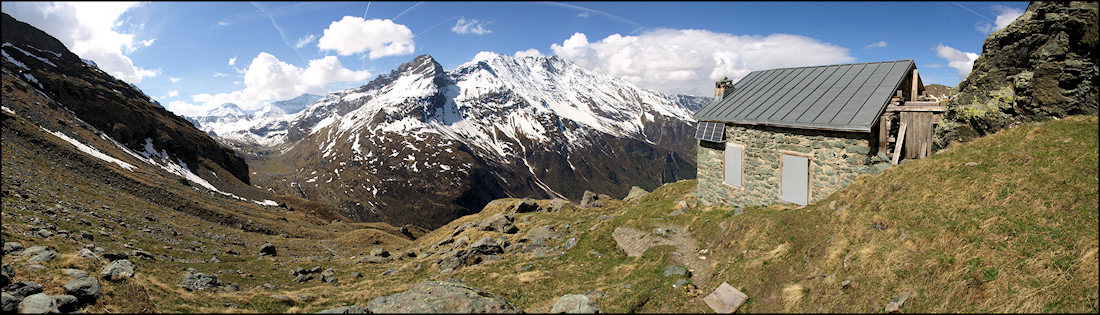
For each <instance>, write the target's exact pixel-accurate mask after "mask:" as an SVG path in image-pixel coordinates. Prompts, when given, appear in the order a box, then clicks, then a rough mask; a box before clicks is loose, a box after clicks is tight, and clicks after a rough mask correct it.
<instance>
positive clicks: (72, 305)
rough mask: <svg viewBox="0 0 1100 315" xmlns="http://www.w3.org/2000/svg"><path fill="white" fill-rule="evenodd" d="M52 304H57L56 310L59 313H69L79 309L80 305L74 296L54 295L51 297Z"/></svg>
mask: <svg viewBox="0 0 1100 315" xmlns="http://www.w3.org/2000/svg"><path fill="white" fill-rule="evenodd" d="M53 302H54V304H57V310H58V311H60V312H65V313H71V312H72V311H75V310H76V309H77V308H78V307H80V303H79V302H78V301H77V299H76V297H75V296H72V295H68V294H66V295H55V296H53Z"/></svg>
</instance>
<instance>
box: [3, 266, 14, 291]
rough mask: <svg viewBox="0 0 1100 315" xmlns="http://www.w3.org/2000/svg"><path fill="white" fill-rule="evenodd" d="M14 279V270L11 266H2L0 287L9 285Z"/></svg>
mask: <svg viewBox="0 0 1100 315" xmlns="http://www.w3.org/2000/svg"><path fill="white" fill-rule="evenodd" d="M14 278H15V268H12V266H11V264H10V263H9V264H4V266H3V267H0V287H4V286H7V285H8V284H11V280H12V279H14Z"/></svg>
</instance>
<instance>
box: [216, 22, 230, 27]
mask: <svg viewBox="0 0 1100 315" xmlns="http://www.w3.org/2000/svg"><path fill="white" fill-rule="evenodd" d="M218 26H229V22H226V21H218Z"/></svg>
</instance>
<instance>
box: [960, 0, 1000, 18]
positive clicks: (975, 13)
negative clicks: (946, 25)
mask: <svg viewBox="0 0 1100 315" xmlns="http://www.w3.org/2000/svg"><path fill="white" fill-rule="evenodd" d="M951 4H954V5H955V6H957V7H960V8H963V9H964V10H967V11H970V13H974V15H977V16H980V17H982V18H983V19H985V20H986V21H990V22H993V20H991V19H989V18H987V17H985V16H984V15H982V14H981V13H978V12H976V11H974V10H971V9H970V8H967V7H964V6H963V5H962V4H959V3H958V2H952V3H951Z"/></svg>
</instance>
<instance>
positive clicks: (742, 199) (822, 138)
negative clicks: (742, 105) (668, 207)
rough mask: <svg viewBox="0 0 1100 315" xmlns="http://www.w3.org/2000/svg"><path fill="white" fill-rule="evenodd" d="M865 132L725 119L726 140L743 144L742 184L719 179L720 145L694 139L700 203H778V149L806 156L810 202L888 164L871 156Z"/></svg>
mask: <svg viewBox="0 0 1100 315" xmlns="http://www.w3.org/2000/svg"><path fill="white" fill-rule="evenodd" d="M870 137H871V136H870V134H868V133H857V132H839V131H824V130H807V129H792V128H779V127H769V126H753V125H733V124H726V137H725V139H726V140H725V141H726V142H727V143H736V144H740V145H743V146H744V147H745V149H744V163H743V165H744V168H743V175H742V187H743V189H742V188H736V187H733V186H730V185H727V184H725V183H722V179H723V173H724V172H725V168H724V167H725V166H724V165H723V164H724V154H725V145H724V144H719V143H712V142H707V141H699V142H698V144H697V145H696V149H697V150H698V151H697V155H696V156H697V158H698V165H697V166H698V171H697V177H698V181H699V184H698V188H697V192H696V193H697V194H698V195H699V199H700V200H702V201H703V203H704V204H725V205H730V206H735V207H743V206H754V205H767V204H771V203H776V202H780V200H779V196H780V191H779V178H780V169H779V166H780V150H785V151H793V152H800V153H804V154H808V155H811V156H812V158H810V161H811V162H810V174H811V175H810V198H811V199H810V202H813V201H817V200H821V199H823V198H825V197H828V196H829V194H832V193H833V192H836V191H837V190H840V189H842V188H844V187H846V186H848V185H849V184H851V183H852V181H853V180H854V179H855V178H856V177H857V176H859V175H860V174H867V173H878V172H881V171H882V170H885V169H886V168H887V167H889V165H890V164H889V162H888V161H887V159H886V157H885V155H874V154H875V152H874V149H873V148H872V147H871V145H872V144H871V143H870Z"/></svg>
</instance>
